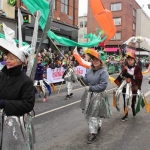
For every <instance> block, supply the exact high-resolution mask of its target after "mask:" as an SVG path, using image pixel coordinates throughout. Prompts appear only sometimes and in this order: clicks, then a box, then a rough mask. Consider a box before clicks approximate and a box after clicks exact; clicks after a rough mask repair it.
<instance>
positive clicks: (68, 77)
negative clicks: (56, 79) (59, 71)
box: [64, 68, 77, 95]
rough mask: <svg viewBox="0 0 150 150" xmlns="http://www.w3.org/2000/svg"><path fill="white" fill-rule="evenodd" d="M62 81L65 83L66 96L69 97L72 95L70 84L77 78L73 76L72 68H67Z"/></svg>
mask: <svg viewBox="0 0 150 150" xmlns="http://www.w3.org/2000/svg"><path fill="white" fill-rule="evenodd" d="M64 81H66V90H67V95H70V94H71V93H72V82H76V81H77V77H76V75H75V74H74V71H73V68H68V69H67V70H66V73H65V75H64Z"/></svg>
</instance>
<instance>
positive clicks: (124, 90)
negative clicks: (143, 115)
mask: <svg viewBox="0 0 150 150" xmlns="http://www.w3.org/2000/svg"><path fill="white" fill-rule="evenodd" d="M122 93H126V88H123V90H122ZM132 94H137V91H136V90H133V91H132ZM123 101H124V111H125V107H126V105H125V94H123ZM135 104H136V95H133V96H132V105H131V108H132V113H133V116H135ZM126 116H128V113H126Z"/></svg>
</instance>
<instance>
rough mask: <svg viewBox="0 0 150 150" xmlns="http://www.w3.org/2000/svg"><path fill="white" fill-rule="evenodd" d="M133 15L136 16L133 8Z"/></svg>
mask: <svg viewBox="0 0 150 150" xmlns="http://www.w3.org/2000/svg"><path fill="white" fill-rule="evenodd" d="M133 16H134V17H136V10H135V9H133Z"/></svg>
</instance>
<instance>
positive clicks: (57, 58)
mask: <svg viewBox="0 0 150 150" xmlns="http://www.w3.org/2000/svg"><path fill="white" fill-rule="evenodd" d="M61 52H62V53H61V54H60V53H59V52H58V51H51V49H48V50H46V49H44V50H43V51H41V52H40V53H39V56H41V58H42V64H43V66H44V67H45V70H46V69H47V68H51V69H55V68H60V67H63V68H65V69H66V68H67V66H68V65H69V64H71V65H72V66H74V67H76V66H78V65H79V64H78V62H77V61H76V60H75V58H74V57H73V53H72V51H69V52H67V53H65V52H64V51H61ZM79 54H80V56H81V57H82V58H83V59H85V60H86V57H85V54H84V53H83V52H82V51H81V53H80V52H79ZM5 60H6V56H5V54H1V55H0V67H1V65H3V66H4V65H5ZM136 62H137V63H138V64H139V66H140V67H141V69H142V68H144V67H145V68H147V67H148V60H147V58H146V57H144V58H139V59H137V60H136ZM125 64H126V61H125V58H121V59H116V57H115V56H114V55H109V56H107V59H106V66H107V68H109V67H110V66H114V67H115V72H119V71H120V70H122V68H123V66H124V65H125Z"/></svg>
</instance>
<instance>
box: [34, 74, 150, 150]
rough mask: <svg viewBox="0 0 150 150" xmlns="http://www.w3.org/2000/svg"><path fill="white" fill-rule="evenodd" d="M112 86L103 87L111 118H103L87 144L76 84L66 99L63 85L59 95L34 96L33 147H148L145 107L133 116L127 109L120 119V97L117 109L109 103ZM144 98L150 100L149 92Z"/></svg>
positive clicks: (145, 86)
mask: <svg viewBox="0 0 150 150" xmlns="http://www.w3.org/2000/svg"><path fill="white" fill-rule="evenodd" d="M112 76H113V77H116V76H117V75H112ZM148 76H149V75H148V74H146V75H144V78H143V83H142V90H141V91H142V93H146V95H148V94H149V92H148V91H149V84H148ZM115 87H116V86H115V85H114V84H113V83H110V82H109V85H108V87H107V91H108V96H109V100H110V105H111V108H112V118H110V119H103V125H102V130H101V132H100V134H99V135H98V136H97V140H96V141H95V142H94V143H93V144H91V145H89V144H87V143H86V139H87V136H88V125H87V123H86V121H85V119H84V115H83V114H82V111H81V109H80V107H79V105H80V100H81V96H82V94H83V91H84V88H83V87H82V86H80V84H79V83H75V84H74V91H73V93H74V95H73V97H72V98H71V99H69V100H64V98H65V96H66V92H65V85H62V88H61V90H60V93H59V94H52V95H51V96H50V97H49V100H48V101H47V102H46V103H43V102H42V99H39V98H37V100H36V104H35V107H34V110H35V113H36V116H35V118H34V127H35V134H36V144H35V150H149V149H150V148H149V138H150V134H149V133H150V126H149V124H150V114H146V113H145V108H144V109H142V108H141V111H140V112H139V113H138V114H137V116H136V117H133V116H132V111H131V110H130V112H129V119H128V120H127V121H125V122H122V121H121V118H122V117H123V103H122V97H121V100H120V103H121V105H122V109H121V112H118V111H117V110H116V109H115V108H114V107H113V105H112V103H113V88H115ZM57 89H59V86H57ZM57 91H58V90H57ZM147 100H148V101H149V102H150V95H148V96H147Z"/></svg>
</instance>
